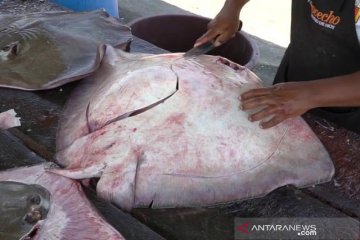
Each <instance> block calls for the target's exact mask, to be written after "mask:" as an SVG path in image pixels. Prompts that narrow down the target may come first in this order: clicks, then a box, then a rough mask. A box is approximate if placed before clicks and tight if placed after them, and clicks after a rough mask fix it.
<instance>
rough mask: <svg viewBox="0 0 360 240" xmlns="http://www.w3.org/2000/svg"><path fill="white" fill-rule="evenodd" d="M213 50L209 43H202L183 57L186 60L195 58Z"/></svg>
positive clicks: (211, 44) (212, 45)
mask: <svg viewBox="0 0 360 240" xmlns="http://www.w3.org/2000/svg"><path fill="white" fill-rule="evenodd" d="M214 48H215V46H214V44H213V43H212V42H211V41H210V42H207V43H204V44H202V45H200V46H197V47H194V48H192V49H190V50H189V51H187V52H186V53H185V54H184V57H186V58H190V57H196V56H199V55H201V54H205V53H207V52H209V51H210V50H212V49H214Z"/></svg>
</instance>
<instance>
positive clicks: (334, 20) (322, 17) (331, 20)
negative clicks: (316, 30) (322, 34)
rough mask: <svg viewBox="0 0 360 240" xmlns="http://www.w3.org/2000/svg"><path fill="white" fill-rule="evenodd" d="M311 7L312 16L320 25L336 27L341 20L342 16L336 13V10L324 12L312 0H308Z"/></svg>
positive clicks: (330, 27)
mask: <svg viewBox="0 0 360 240" xmlns="http://www.w3.org/2000/svg"><path fill="white" fill-rule="evenodd" d="M308 3H309V4H310V9H311V18H312V20H314V22H315V23H317V24H318V25H320V26H323V27H326V28H329V29H335V27H336V25H338V24H339V23H340V22H341V17H339V16H337V15H335V13H334V11H328V12H322V11H320V10H319V9H318V8H317V7H316V6H315V5H314V3H313V2H312V1H311V0H308Z"/></svg>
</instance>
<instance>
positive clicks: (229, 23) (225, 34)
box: [194, 9, 240, 47]
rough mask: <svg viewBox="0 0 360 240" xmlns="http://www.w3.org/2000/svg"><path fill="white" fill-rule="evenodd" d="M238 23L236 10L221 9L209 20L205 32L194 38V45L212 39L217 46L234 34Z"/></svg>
mask: <svg viewBox="0 0 360 240" xmlns="http://www.w3.org/2000/svg"><path fill="white" fill-rule="evenodd" d="M239 25H240V21H239V13H238V12H237V11H233V10H229V9H223V10H222V11H220V13H219V14H218V15H217V16H216V17H215V18H214V19H213V20H212V21H210V22H209V24H208V30H207V32H206V33H205V34H204V35H202V36H201V37H200V38H198V39H197V40H196V42H195V44H194V47H197V46H199V45H202V44H204V43H206V42H209V41H213V43H214V46H216V47H218V46H220V45H221V44H223V43H225V42H227V41H228V40H229V39H230V38H232V37H234V36H235V33H236V32H237V31H238V29H239Z"/></svg>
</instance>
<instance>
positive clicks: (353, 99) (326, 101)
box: [308, 71, 360, 107]
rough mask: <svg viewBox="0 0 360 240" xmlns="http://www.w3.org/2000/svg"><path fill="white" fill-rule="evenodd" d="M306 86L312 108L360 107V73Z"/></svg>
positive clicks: (311, 82) (316, 81)
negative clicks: (309, 93) (309, 92)
mask: <svg viewBox="0 0 360 240" xmlns="http://www.w3.org/2000/svg"><path fill="white" fill-rule="evenodd" d="M308 84H309V85H308V87H309V88H310V89H309V90H310V91H311V92H312V93H311V102H312V104H313V106H314V107H360V71H359V72H355V73H353V74H349V75H343V76H338V77H332V78H328V79H320V80H315V81H310V82H308Z"/></svg>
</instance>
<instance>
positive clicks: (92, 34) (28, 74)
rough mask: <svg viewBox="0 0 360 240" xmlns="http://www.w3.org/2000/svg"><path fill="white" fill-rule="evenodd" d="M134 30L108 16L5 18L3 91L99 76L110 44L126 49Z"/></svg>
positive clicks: (0, 42) (0, 64) (0, 63)
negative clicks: (91, 75) (90, 75)
mask: <svg viewBox="0 0 360 240" xmlns="http://www.w3.org/2000/svg"><path fill="white" fill-rule="evenodd" d="M130 39H131V33H130V29H129V28H128V27H126V26H124V25H122V24H121V23H120V22H119V20H117V19H116V18H113V17H110V16H109V15H108V14H107V13H106V12H104V11H94V12H89V13H69V12H47V13H32V14H26V15H0V86H3V87H11V88H19V89H24V90H39V89H49V88H54V87H57V86H60V85H62V84H64V83H67V82H70V81H74V80H77V79H80V78H83V77H85V76H87V75H89V74H91V73H92V72H94V71H95V70H96V69H97V68H98V66H99V63H100V61H101V59H102V56H103V47H101V44H103V43H106V44H110V45H112V46H116V47H119V48H125V47H126V45H127V44H128V43H129V41H130Z"/></svg>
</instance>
